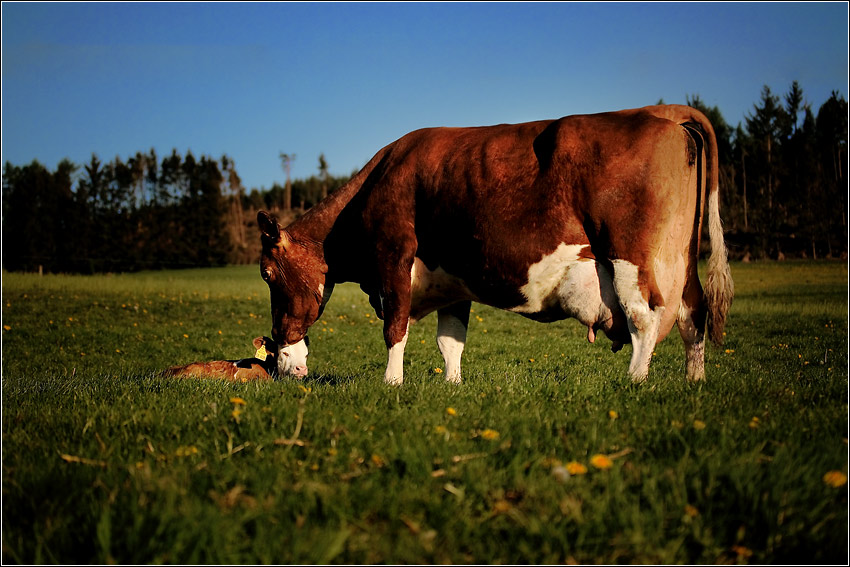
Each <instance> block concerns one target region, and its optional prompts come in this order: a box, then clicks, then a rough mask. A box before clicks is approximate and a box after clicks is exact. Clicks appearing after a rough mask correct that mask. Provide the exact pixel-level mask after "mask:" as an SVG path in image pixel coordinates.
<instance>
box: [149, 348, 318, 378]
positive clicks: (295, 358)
mask: <svg viewBox="0 0 850 567" xmlns="http://www.w3.org/2000/svg"><path fill="white" fill-rule="evenodd" d="M253 344H254V348H256V349H257V352H256V353H255V354H254V357H253V358H242V359H239V360H213V361H211V362H194V363H192V364H186V365H184V366H172V367H171V368H169V369H167V370H165V371H164V372H163V373H162V374H163V376H171V377H177V378H204V377H206V378H217V379H220V380H228V381H231V382H242V383H244V382H252V381H269V380H273V379H274V376H276V375H278V374H279V375H281V376H285V375H292V376H295V377H296V378H298V379H301V378H303V377H304V376H306V375H307V340H306V337H305V338H304V340H302V341H299V342H298V343H296V344H294V345H291V346H286V347H283V348H280V347H279V346H278V345H277V344H276V343H275V342H274V341H273V340H272V339H270V338H268V337H257V338H255V339H254V341H253ZM280 359H283V360H282V361H281V360H280Z"/></svg>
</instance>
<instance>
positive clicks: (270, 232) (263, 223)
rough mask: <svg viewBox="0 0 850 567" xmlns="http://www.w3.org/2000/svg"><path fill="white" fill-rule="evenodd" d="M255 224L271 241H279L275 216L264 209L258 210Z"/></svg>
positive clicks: (278, 229) (278, 226) (278, 228)
mask: <svg viewBox="0 0 850 567" xmlns="http://www.w3.org/2000/svg"><path fill="white" fill-rule="evenodd" d="M257 226H259V227H260V232H262V233H263V236H265V237H266V238H268V239H269V240H271V241H272V243H274V244H277V243H278V242H280V225H279V224H278V222H277V219H276V218H275V217H273V216H272V215H270V214H269V213H267V212H266V211H260V212H258V213H257Z"/></svg>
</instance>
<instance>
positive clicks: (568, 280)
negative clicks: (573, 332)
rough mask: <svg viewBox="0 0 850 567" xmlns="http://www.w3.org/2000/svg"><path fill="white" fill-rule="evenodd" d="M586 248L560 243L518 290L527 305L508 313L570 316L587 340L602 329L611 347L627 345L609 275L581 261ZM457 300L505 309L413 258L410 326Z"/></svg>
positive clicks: (532, 269) (552, 318)
mask: <svg viewBox="0 0 850 567" xmlns="http://www.w3.org/2000/svg"><path fill="white" fill-rule="evenodd" d="M584 248H585V246H584V245H568V244H561V245H560V246H559V247H558V248H557V249H556V250H555V251H554V252H552V253H551V254H548V255H546V256H544V257H543V258H542V259H541V260H540V261H538V262H536V263H535V264H532V265H531V266H530V267H529V268H528V283H526V284H525V285H524V286H522V288H520V290H519V291H520V293H521V295H522V296H523V297H525V299H526V301H525V303H522V304H520V305H515V306H512V307H507V310H508V311H512V312H514V313H518V314H520V315H523V316H525V317H528V318H530V319H534V320H536V321H543V322H550V321H559V320H561V319H566V318H570V317H572V318H575V319H578V320H579V321H580V322H581V323H582V324H584V325H586V326H587V327H588V329H589V330H590V331H589V338H590V339H591V340H593V338H594V336H595V332H596V331H597V330H602V331H603V332H604V333H605V334H606V335H607V336H608V337H609V338H611V339H612V340H613V341H615V342H628V341H629V334H628V328H627V326H626V320H625V316H624V314H623V312H622V310H621V309H620V306H619V303H618V301H617V296H616V294H615V292H614V284H613V281H612V278H611V274H610V272H609V271H608V269H607V268H605V267H604V266H603V265H602V264H600V263H598V262H597V261H596V260H594V259H593V258H587V257H582V256H581V252H582V250H583V249H584ZM460 301H477V302H479V303H485V304H488V305H494V306H497V307H502V308H504V307H503V306H502V305H500V301H499V300H498V298H492V297H477V296H476V295H475V294H474V293H473V292H472V291H471V290H470V287H469V286H468V285H467V283H466V282H465V281H464V280H463V279H461V278H459V277H457V276H454V275H452V274H449V273H448V272H446V271H445V270H443V269H442V268H441V267H438V268H436V269H434V270H429V269H428V268H427V267H426V266H425V264H424V263H423V262H422V261H421V260H420V259H419V258H416V259H415V261H414V264H413V269H412V270H411V310H410V318H411V322H415V321H417V320H419V319H421V318H423V317H424V316H425V315H428V314H429V313H431V312H432V311H435V310H438V309H440V308H442V307H446V306H448V305H452V304H454V303H458V302H460Z"/></svg>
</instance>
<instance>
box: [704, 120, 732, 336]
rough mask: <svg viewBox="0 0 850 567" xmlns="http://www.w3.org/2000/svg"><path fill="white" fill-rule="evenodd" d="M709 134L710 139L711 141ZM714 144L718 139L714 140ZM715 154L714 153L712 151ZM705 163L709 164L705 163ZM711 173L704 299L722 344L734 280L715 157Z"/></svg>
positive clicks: (713, 332)
mask: <svg viewBox="0 0 850 567" xmlns="http://www.w3.org/2000/svg"><path fill="white" fill-rule="evenodd" d="M711 137H712V142H714V140H713V138H714V136H711ZM714 145H715V148H716V145H717V143H716V142H714ZM715 155H716V154H715ZM706 161H708V160H706ZM706 165H711V164H710V163H707V164H706ZM714 169H715V172H714V173H713V175H710V176H709V179H711V185H710V186H709V190H708V237H709V240H710V241H711V253H710V254H709V256H708V277H707V278H706V280H705V301H706V305H707V307H708V338H709V340H711V342H713V343H714V344H716V345H722V344H723V328H724V327H725V326H726V316H727V315H728V314H729V308H730V307H731V306H732V298H733V297H734V295H735V284H734V282H733V281H732V272H731V270H730V269H729V258H728V253H727V250H726V242H725V241H724V240H723V223H722V222H721V220H720V191H719V187H718V185H717V173H716V169H717V159H716V158H715V159H714Z"/></svg>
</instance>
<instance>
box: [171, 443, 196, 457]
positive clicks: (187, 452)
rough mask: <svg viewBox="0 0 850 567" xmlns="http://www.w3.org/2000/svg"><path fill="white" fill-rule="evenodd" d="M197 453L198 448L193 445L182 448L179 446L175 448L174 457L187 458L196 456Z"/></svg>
mask: <svg viewBox="0 0 850 567" xmlns="http://www.w3.org/2000/svg"><path fill="white" fill-rule="evenodd" d="M198 452H199V451H198V448H197V447H195V446H194V445H189V446H188V447H184V446H182V445H181V446H180V447H177V451H175V455H177V456H178V457H189V456H191V455H197V454H198Z"/></svg>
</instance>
